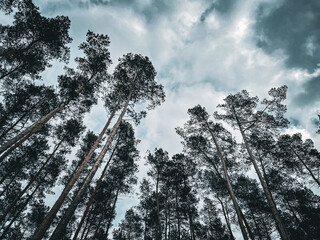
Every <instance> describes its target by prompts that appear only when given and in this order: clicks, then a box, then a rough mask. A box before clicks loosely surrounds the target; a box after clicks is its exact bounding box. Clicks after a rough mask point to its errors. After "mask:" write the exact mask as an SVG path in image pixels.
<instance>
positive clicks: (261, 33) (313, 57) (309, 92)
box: [256, 0, 320, 106]
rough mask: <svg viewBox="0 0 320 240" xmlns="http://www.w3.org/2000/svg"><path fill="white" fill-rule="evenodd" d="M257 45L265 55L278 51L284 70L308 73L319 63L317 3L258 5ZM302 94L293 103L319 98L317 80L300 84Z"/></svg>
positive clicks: (314, 0) (287, 1) (319, 3)
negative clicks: (299, 70) (282, 60)
mask: <svg viewBox="0 0 320 240" xmlns="http://www.w3.org/2000/svg"><path fill="white" fill-rule="evenodd" d="M256 31H257V33H258V40H257V45H258V46H259V47H261V48H262V49H263V50H265V51H266V52H267V53H272V52H274V51H275V50H282V51H284V53H285V54H286V56H287V59H286V66H287V67H288V68H300V69H304V70H307V71H308V72H309V73H312V72H313V71H315V69H316V68H318V67H319V65H318V64H319V63H320V54H319V52H320V1H319V0H308V1H305V0H295V1H292V0H285V1H283V2H282V4H281V5H280V6H278V7H276V8H274V6H271V5H270V4H262V5H261V6H260V8H259V11H258V14H257V23H256ZM302 87H303V89H302V90H303V93H301V94H299V95H298V96H296V98H295V100H294V102H295V103H296V104H297V105H299V106H304V105H307V104H310V103H312V102H315V101H317V100H319V99H320V93H319V89H320V78H319V77H314V78H312V79H310V80H309V81H308V82H306V83H304V84H303V85H302Z"/></svg>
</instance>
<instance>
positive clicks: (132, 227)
mask: <svg viewBox="0 0 320 240" xmlns="http://www.w3.org/2000/svg"><path fill="white" fill-rule="evenodd" d="M142 233H143V229H142V224H141V218H140V216H139V215H138V214H137V213H136V212H135V211H134V209H129V210H128V211H127V212H126V215H125V219H124V220H122V222H121V223H120V224H119V227H118V228H117V229H115V230H114V231H113V239H116V240H124V239H128V240H133V239H137V240H139V239H142V238H141V236H142Z"/></svg>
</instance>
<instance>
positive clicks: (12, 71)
mask: <svg viewBox="0 0 320 240" xmlns="http://www.w3.org/2000/svg"><path fill="white" fill-rule="evenodd" d="M23 65H24V64H21V63H20V64H19V65H18V66H16V67H15V68H13V69H12V68H11V70H10V71H9V72H7V73H5V74H4V75H2V76H0V80H1V79H4V78H5V77H7V76H9V75H10V74H12V73H14V72H15V71H17V70H19V68H21V67H22V66H23Z"/></svg>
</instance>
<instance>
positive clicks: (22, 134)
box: [0, 73, 96, 154]
mask: <svg viewBox="0 0 320 240" xmlns="http://www.w3.org/2000/svg"><path fill="white" fill-rule="evenodd" d="M95 75H96V73H95V74H92V76H91V77H90V79H89V80H88V82H90V81H91V79H92V78H93V77H94V76H95ZM83 88H84V86H81V87H80V88H78V89H77V90H76V93H77V94H79V93H80V92H81V91H82V90H83ZM70 101H71V100H68V101H66V102H63V103H61V104H60V106H59V107H57V108H55V109H53V110H52V111H51V112H49V113H48V114H47V115H45V116H43V117H42V118H41V119H39V120H38V121H36V122H35V123H33V124H32V125H31V126H29V127H28V128H27V129H25V130H24V131H22V132H20V133H19V134H17V135H16V136H15V137H13V138H11V139H10V140H8V141H7V142H6V143H4V144H3V145H2V146H1V147H0V154H2V153H3V152H4V151H6V150H7V149H8V148H10V147H11V146H13V145H14V146H15V148H17V147H18V146H19V145H20V144H21V143H22V142H19V140H20V139H22V138H24V137H25V136H28V137H27V138H29V137H30V136H31V135H32V134H34V133H36V132H38V131H39V130H40V129H41V128H42V127H43V126H44V125H45V124H46V123H47V122H48V121H49V120H50V119H51V118H52V117H53V116H55V115H56V113H58V112H59V111H61V110H62V109H63V108H64V107H65V106H67V105H68V104H69V103H70ZM25 140H26V139H25ZM17 142H18V143H20V144H18V145H17V144H15V143H17ZM13 150H14V149H13ZM13 150H11V151H13Z"/></svg>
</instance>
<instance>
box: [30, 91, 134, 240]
mask: <svg viewBox="0 0 320 240" xmlns="http://www.w3.org/2000/svg"><path fill="white" fill-rule="evenodd" d="M131 95H132V91H131V92H130V94H129V95H128V98H127V101H126V104H125V106H124V108H123V110H122V113H121V115H120V117H119V118H118V121H117V123H116V125H115V127H114V129H113V131H112V133H111V135H110V136H109V139H108V141H107V143H106V145H105V146H104V148H103V150H102V152H101V153H100V155H101V156H102V153H103V152H106V151H107V149H108V147H109V145H110V144H111V141H112V139H113V137H114V135H115V134H116V131H117V128H118V126H119V125H120V122H121V119H122V118H123V116H124V114H125V112H126V110H127V107H128V104H129V101H130V98H131ZM119 105H120V99H119V102H118V105H117V106H119ZM116 110H117V107H116V108H115V109H114V110H113V111H112V113H111V116H110V117H109V119H108V121H107V123H106V125H105V127H104V128H103V130H102V131H101V133H100V135H99V137H98V138H97V140H96V141H95V143H94V145H93V146H92V148H91V150H90V151H89V153H88V154H87V156H86V158H85V160H84V161H83V162H82V164H81V165H80V167H79V168H78V170H77V172H76V173H75V174H74V176H73V177H72V178H71V179H70V181H69V183H68V184H67V185H66V187H65V188H64V190H63V191H62V193H61V195H60V196H59V198H58V200H57V201H56V202H55V204H54V205H53V207H52V208H51V210H50V212H49V213H48V215H47V216H46V218H45V219H44V221H43V222H42V223H41V225H40V226H39V227H38V229H37V230H36V232H35V233H34V236H33V238H32V239H34V240H40V239H41V238H42V237H43V236H44V234H45V232H46V231H47V229H48V228H49V226H50V224H51V223H52V221H53V219H54V217H55V216H56V214H57V212H58V210H59V209H60V207H61V205H62V203H63V202H64V200H65V198H66V197H67V195H68V193H69V192H70V190H71V188H72V187H73V185H74V184H75V182H76V181H77V179H78V178H79V177H80V174H81V172H82V171H83V170H84V168H85V166H86V164H87V163H88V162H89V160H90V158H91V157H92V155H93V153H94V151H95V150H96V148H97V147H98V145H99V143H100V140H101V139H102V137H103V135H104V133H105V132H106V131H107V129H108V127H109V125H110V122H111V120H112V118H113V116H114V115H115V112H116ZM97 161H98V160H97Z"/></svg>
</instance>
